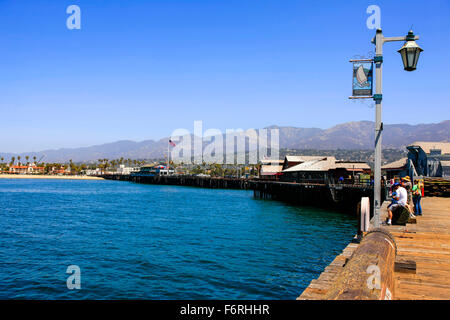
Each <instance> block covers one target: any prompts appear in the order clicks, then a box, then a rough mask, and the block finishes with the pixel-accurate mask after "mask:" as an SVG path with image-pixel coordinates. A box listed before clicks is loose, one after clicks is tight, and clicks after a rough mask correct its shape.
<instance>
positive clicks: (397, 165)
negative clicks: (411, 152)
mask: <svg viewBox="0 0 450 320" xmlns="http://www.w3.org/2000/svg"><path fill="white" fill-rule="evenodd" d="M408 162H409V161H408V158H406V157H405V158H401V159H400V160H397V161H394V162H390V163H387V164H385V165H383V166H381V171H382V172H383V173H384V175H385V176H386V178H387V179H388V180H390V179H394V178H395V177H404V176H407V175H409V173H408V170H407V163H408Z"/></svg>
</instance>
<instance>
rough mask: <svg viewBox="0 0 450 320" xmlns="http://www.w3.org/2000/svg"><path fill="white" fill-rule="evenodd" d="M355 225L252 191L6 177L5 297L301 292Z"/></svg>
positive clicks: (0, 257)
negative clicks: (76, 282) (73, 278)
mask: <svg viewBox="0 0 450 320" xmlns="http://www.w3.org/2000/svg"><path fill="white" fill-rule="evenodd" d="M355 230H356V220H355V219H354V217H351V216H350V215H345V214H343V213H339V212H330V211H325V210H322V209H316V208H310V207H294V206H290V205H288V204H286V203H283V202H277V201H271V200H260V199H255V198H253V193H252V192H251V191H243V190H217V189H215V190H212V189H200V188H191V187H177V186H156V185H144V184H134V183H130V182H121V181H78V180H32V179H29V180H28V179H27V180H21V179H17V180H15V179H0V299H295V298H296V297H297V296H298V295H299V294H300V293H301V292H302V290H303V289H304V288H306V286H307V285H308V284H309V282H310V281H311V280H312V279H313V278H315V277H317V276H318V275H319V274H320V272H321V271H322V270H323V268H324V267H326V266H327V264H329V263H330V262H331V261H332V260H333V259H334V257H335V256H336V255H337V254H338V253H340V251H341V250H342V249H343V248H344V247H345V246H346V245H347V244H348V242H349V241H350V240H351V238H352V236H353V235H354V233H355ZM69 265H77V266H79V268H80V270H81V289H80V290H76V289H74V290H69V289H68V288H67V284H66V281H67V278H68V277H69V276H70V274H68V273H66V270H67V267H68V266H69Z"/></svg>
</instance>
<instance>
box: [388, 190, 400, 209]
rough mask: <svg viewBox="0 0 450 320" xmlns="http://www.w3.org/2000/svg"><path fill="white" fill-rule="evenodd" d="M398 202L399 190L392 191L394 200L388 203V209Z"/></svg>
mask: <svg viewBox="0 0 450 320" xmlns="http://www.w3.org/2000/svg"><path fill="white" fill-rule="evenodd" d="M397 203H398V196H397V192H395V191H394V192H392V200H391V203H390V204H389V205H388V209H390V208H391V207H392V205H394V204H397Z"/></svg>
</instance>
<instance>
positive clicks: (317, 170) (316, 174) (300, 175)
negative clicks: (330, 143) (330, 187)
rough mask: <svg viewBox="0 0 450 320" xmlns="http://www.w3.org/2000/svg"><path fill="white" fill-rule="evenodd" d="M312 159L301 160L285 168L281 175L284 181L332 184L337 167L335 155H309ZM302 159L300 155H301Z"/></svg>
mask: <svg viewBox="0 0 450 320" xmlns="http://www.w3.org/2000/svg"><path fill="white" fill-rule="evenodd" d="M309 158H310V159H311V160H309V161H304V162H301V163H299V164H297V165H294V166H290V167H288V168H287V169H284V170H283V171H282V172H283V175H282V177H281V180H282V181H286V182H298V183H310V184H330V183H332V182H333V173H332V172H331V170H334V169H336V159H335V158H334V157H309ZM299 159H300V157H299Z"/></svg>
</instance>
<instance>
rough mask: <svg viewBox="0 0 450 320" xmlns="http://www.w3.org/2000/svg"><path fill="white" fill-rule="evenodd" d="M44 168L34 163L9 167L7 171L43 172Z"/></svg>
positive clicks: (17, 172) (23, 172) (20, 172)
mask: <svg viewBox="0 0 450 320" xmlns="http://www.w3.org/2000/svg"><path fill="white" fill-rule="evenodd" d="M44 170H45V168H44V167H38V166H36V165H35V164H34V163H33V164H30V165H26V166H22V165H20V166H19V165H17V166H11V167H9V173H11V174H43V173H44Z"/></svg>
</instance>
